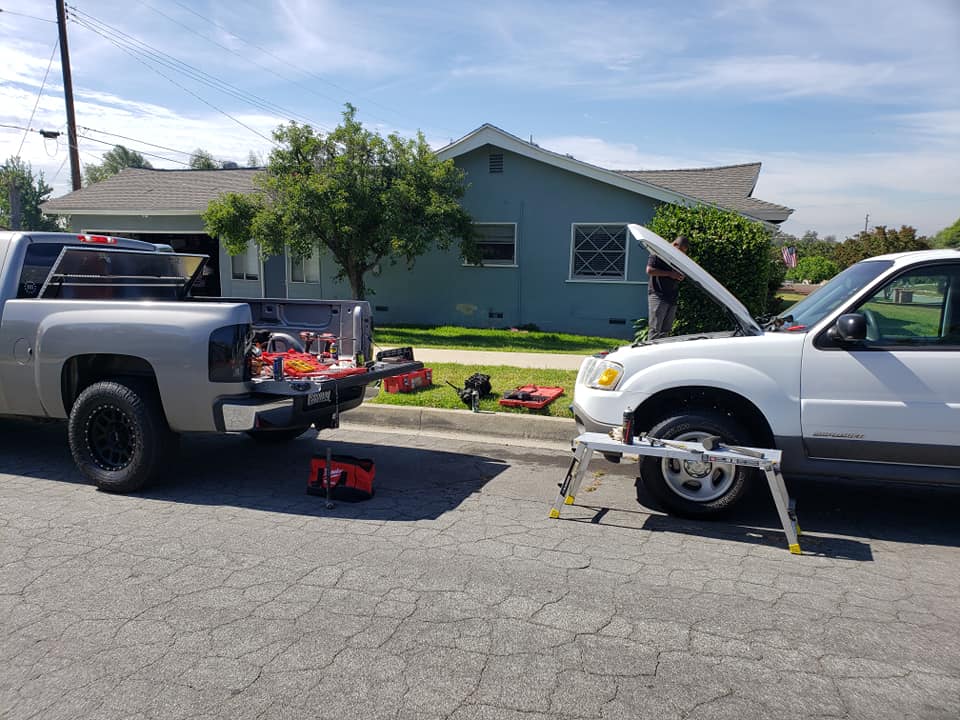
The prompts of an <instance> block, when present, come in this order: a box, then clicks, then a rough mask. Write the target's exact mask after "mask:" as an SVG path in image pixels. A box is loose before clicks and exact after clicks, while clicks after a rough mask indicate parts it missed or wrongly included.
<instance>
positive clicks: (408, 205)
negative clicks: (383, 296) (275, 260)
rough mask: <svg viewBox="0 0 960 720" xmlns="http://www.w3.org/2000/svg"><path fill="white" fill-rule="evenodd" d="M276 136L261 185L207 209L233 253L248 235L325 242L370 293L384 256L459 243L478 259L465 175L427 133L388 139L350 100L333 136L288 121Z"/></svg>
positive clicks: (271, 242)
mask: <svg viewBox="0 0 960 720" xmlns="http://www.w3.org/2000/svg"><path fill="white" fill-rule="evenodd" d="M273 137H274V140H275V141H276V143H277V147H275V148H274V150H273V151H271V153H270V159H269V161H268V163H267V167H266V169H265V170H264V171H263V172H260V173H257V175H256V176H255V180H254V182H255V183H256V185H257V187H258V188H259V192H258V193H256V194H252V195H243V194H238V193H227V194H225V195H223V196H221V197H220V198H219V199H217V200H214V201H213V202H211V203H210V205H209V206H208V207H207V211H206V212H205V213H204V215H203V220H204V223H205V224H206V231H207V232H208V233H209V234H210V235H212V236H214V237H218V236H219V237H220V238H222V239H223V242H224V246H225V247H226V249H227V251H228V252H229V253H231V254H234V255H236V254H239V253H241V252H243V251H244V250H245V248H246V245H247V242H248V240H249V239H253V240H254V242H256V243H257V245H258V246H259V248H260V252H261V254H263V255H279V254H280V253H282V252H283V251H284V250H285V249H286V251H288V252H289V253H290V254H291V255H292V256H293V257H309V256H310V255H311V254H312V253H313V252H314V250H316V249H318V248H319V249H321V250H325V251H327V252H329V253H330V254H331V255H332V256H333V258H334V260H335V262H336V263H337V266H338V267H339V272H338V275H337V277H338V278H341V279H343V278H345V279H346V280H347V281H348V282H349V283H350V288H351V290H352V292H353V297H354V298H356V299H363V298H364V297H366V294H367V286H366V281H365V276H366V273H367V272H368V271H369V270H371V269H372V268H373V267H374V266H375V265H377V264H379V263H380V262H381V261H383V260H387V261H389V262H391V263H392V264H395V263H397V262H398V261H404V262H406V264H407V266H408V267H412V266H413V264H414V262H415V260H416V258H417V257H419V256H420V255H422V254H423V253H424V252H426V251H427V250H428V249H429V248H430V247H432V246H437V247H440V248H442V249H446V248H449V247H450V246H451V245H452V244H453V243H454V242H455V241H459V247H460V253H461V255H463V256H464V257H465V258H466V259H467V260H469V261H471V262H478V261H479V260H480V256H479V250H478V248H477V247H476V245H475V243H474V242H473V241H472V232H471V221H470V216H469V215H468V214H467V212H466V211H465V210H464V209H463V208H462V207H461V206H460V204H459V200H460V198H461V197H463V193H464V191H465V190H466V186H465V184H464V173H463V171H461V170H459V169H457V168H456V167H455V166H454V164H453V161H452V160H446V161H441V160H439V159H438V158H437V157H436V155H434V153H433V151H432V150H431V149H430V147H429V145H427V142H426V140H425V139H424V137H423V134H422V133H418V134H417V138H416V139H415V140H405V139H403V138H401V137H400V136H399V135H397V134H396V133H393V134H391V135H389V136H388V137H386V138H384V137H382V136H380V135H379V134H378V133H372V132H370V131H368V130H366V129H364V127H363V126H362V125H361V123H359V122H358V121H357V120H356V108H354V107H353V106H352V105H350V104H347V106H346V110H344V112H343V122H342V123H341V124H340V125H338V126H337V127H336V128H335V129H334V130H333V131H332V132H330V133H329V134H328V135H326V136H322V135H319V134H317V133H316V132H315V131H314V130H313V128H312V127H310V126H309V125H299V124H297V123H294V122H291V123H290V124H288V125H281V126H280V127H279V128H277V129H276V130H275V131H274V133H273Z"/></svg>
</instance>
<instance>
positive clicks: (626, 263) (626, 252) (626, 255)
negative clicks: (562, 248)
mask: <svg viewBox="0 0 960 720" xmlns="http://www.w3.org/2000/svg"><path fill="white" fill-rule="evenodd" d="M584 225H594V226H598V227H622V228H623V230H624V233H625V234H626V235H625V238H624V244H623V276H622V277H583V276H577V275H574V274H573V268H574V260H575V258H576V254H577V253H576V248H577V228H578V227H582V226H584ZM627 225H629V223H627V222H575V223H570V267H569V270H568V275H567V282H570V283H607V284H610V283H620V284H628V285H645V284H646V283H645V282H639V281H636V280H629V279H628V278H627V275H628V272H629V270H630V233H629V231H628V230H627Z"/></svg>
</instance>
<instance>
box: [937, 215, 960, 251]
mask: <svg viewBox="0 0 960 720" xmlns="http://www.w3.org/2000/svg"><path fill="white" fill-rule="evenodd" d="M930 244H931V245H933V247H937V248H960V218H958V219H957V221H956V222H955V223H954V224H953V225H951V226H950V227H947V228H944V229H943V230H941V231H940V232H938V233H937V234H936V235H934V236H933V238H931V243H930Z"/></svg>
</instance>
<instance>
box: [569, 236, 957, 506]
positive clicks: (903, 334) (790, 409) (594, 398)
mask: <svg viewBox="0 0 960 720" xmlns="http://www.w3.org/2000/svg"><path fill="white" fill-rule="evenodd" d="M630 232H631V234H632V235H633V237H634V238H635V239H636V240H638V241H639V242H640V243H642V244H643V246H644V247H645V248H646V249H647V250H648V251H649V252H651V253H653V254H656V255H657V256H659V257H660V258H661V259H663V260H664V261H665V262H667V263H668V264H669V265H671V266H672V267H673V268H674V269H676V270H678V271H679V272H681V273H683V274H684V275H685V276H686V282H693V283H695V284H697V285H698V286H699V287H700V288H701V289H703V290H704V291H705V292H706V293H707V294H708V295H710V296H711V297H712V298H713V299H714V300H716V301H717V302H719V303H720V304H721V305H723V306H725V307H726V308H727V310H729V312H730V314H731V315H732V317H733V318H734V319H735V321H736V327H737V329H736V330H733V331H730V332H720V333H701V334H697V335H686V336H681V337H670V338H664V339H661V340H656V341H653V342H646V343H639V344H634V345H630V346H625V347H621V348H620V349H618V350H615V351H613V352H611V353H609V354H606V355H597V356H594V357H590V358H587V359H586V360H585V361H584V362H583V364H582V365H581V367H580V372H579V374H578V376H577V385H576V390H575V391H574V401H573V411H574V416H575V418H576V422H577V425H578V428H579V429H580V430H581V431H584V430H591V431H596V432H606V431H608V430H609V429H611V428H613V427H616V426H619V425H620V424H621V423H622V421H623V414H624V412H625V411H627V410H632V411H633V413H634V414H635V425H634V426H635V427H636V428H637V431H638V433H639V431H647V433H648V434H649V435H651V436H655V437H660V438H671V439H677V440H684V439H686V440H697V439H700V438H703V437H705V436H707V435H719V436H720V437H721V438H723V439H725V440H726V441H727V442H730V443H734V444H739V445H753V446H757V447H776V448H779V449H781V450H783V470H784V473H785V474H786V475H787V476H788V477H790V476H794V477H796V476H824V475H826V476H831V477H856V478H871V479H877V480H892V481H907V482H923V483H935V484H960V252H958V251H957V250H928V251H922V252H910V253H900V254H895V255H883V256H880V257H875V258H870V259H869V260H864V261H862V262H859V263H857V264H856V265H853V266H851V267H849V268H847V269H846V270H844V271H843V272H842V273H840V274H839V275H837V276H836V277H835V278H834V279H833V280H831V281H830V282H829V283H827V284H826V285H825V286H823V287H822V288H820V289H818V290H817V291H816V292H814V293H813V294H812V295H810V296H809V297H807V298H806V299H804V300H802V301H800V302H799V303H797V304H796V305H794V306H793V307H791V308H790V309H788V310H787V311H786V312H784V313H783V314H781V315H779V316H777V317H776V318H774V319H773V320H772V321H770V322H767V323H766V324H765V326H764V327H761V325H760V324H759V323H758V322H757V321H756V320H754V319H753V318H752V317H751V316H750V313H749V312H748V311H747V309H746V308H745V307H744V306H743V304H742V303H740V302H739V301H738V300H737V299H736V298H735V297H734V296H733V295H731V294H730V292H729V291H727V290H726V288H724V287H723V286H722V285H721V284H720V283H719V282H717V280H716V279H714V278H713V277H712V276H711V275H710V274H709V273H707V272H706V271H705V270H704V269H703V268H701V267H700V266H699V265H697V264H696V263H695V262H694V261H693V260H691V259H690V258H689V257H687V256H686V255H684V254H683V253H681V252H679V251H678V250H676V249H675V248H673V247H672V246H671V244H670V243H668V242H667V241H665V240H664V239H663V238H661V237H659V236H658V235H656V234H655V233H653V232H651V231H650V230H648V229H647V228H644V227H642V226H640V225H630ZM749 473H750V471H749V470H747V469H745V468H737V467H735V466H732V465H721V464H714V465H710V464H705V463H698V464H692V463H679V462H676V461H672V460H660V459H654V458H646V459H644V458H641V462H640V474H641V476H642V479H643V482H644V485H645V486H646V488H647V489H648V491H649V492H650V493H651V494H652V495H653V496H654V497H655V498H656V499H658V500H659V501H660V502H661V503H662V504H663V505H664V506H665V507H666V508H667V509H668V510H670V511H671V512H673V513H676V514H680V515H687V516H707V515H711V514H714V513H717V512H720V511H722V510H725V509H727V508H729V507H730V506H732V505H733V504H734V503H735V502H736V501H737V500H738V499H739V498H740V497H741V495H742V494H743V492H744V490H745V487H746V482H747V479H748V477H749Z"/></svg>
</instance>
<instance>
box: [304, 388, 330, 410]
mask: <svg viewBox="0 0 960 720" xmlns="http://www.w3.org/2000/svg"><path fill="white" fill-rule="evenodd" d="M332 393H333V391H332V390H314V391H313V392H312V393H310V394H309V395H307V407H313V406H314V405H321V404H323V403H328V402H330V398H331V397H332Z"/></svg>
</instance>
